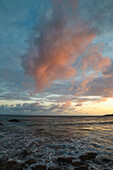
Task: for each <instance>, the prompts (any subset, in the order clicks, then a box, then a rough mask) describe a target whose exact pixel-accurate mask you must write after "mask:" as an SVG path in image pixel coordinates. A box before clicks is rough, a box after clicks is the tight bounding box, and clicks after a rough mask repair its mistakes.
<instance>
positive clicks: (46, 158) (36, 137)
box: [0, 116, 113, 170]
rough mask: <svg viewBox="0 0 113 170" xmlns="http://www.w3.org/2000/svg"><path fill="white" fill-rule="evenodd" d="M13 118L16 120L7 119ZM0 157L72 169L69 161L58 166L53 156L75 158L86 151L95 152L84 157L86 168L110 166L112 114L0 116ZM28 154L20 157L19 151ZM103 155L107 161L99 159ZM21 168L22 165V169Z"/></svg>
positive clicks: (112, 139) (112, 154) (112, 157)
mask: <svg viewBox="0 0 113 170" xmlns="http://www.w3.org/2000/svg"><path fill="white" fill-rule="evenodd" d="M13 118H16V119H18V120H20V122H8V120H11V119H13ZM0 122H2V123H3V125H4V126H0V159H6V160H7V161H8V160H16V161H20V162H26V161H27V160H28V159H31V158H33V159H34V160H35V161H36V162H35V163H32V164H30V165H28V164H27V163H26V167H25V169H33V167H35V166H36V165H46V167H47V168H46V169H48V168H49V167H60V169H69V170H71V169H72V170H73V169H75V168H76V166H73V165H72V164H65V166H64V165H59V164H58V162H57V159H58V158H59V157H62V158H69V157H70V158H73V161H74V160H78V161H79V157H80V156H81V155H84V154H86V153H87V152H94V153H97V156H96V158H95V159H94V160H87V161H86V162H85V164H87V166H88V168H89V169H101V170H102V169H103V170H104V169H113V117H110V116H107V117H60V116H59V117H50V116H42V117H41V116H40V117H39V116H17V117H13V116H0ZM25 150H26V151H27V152H28V154H27V155H24V156H23V151H25ZM105 158H107V159H108V161H103V159H105ZM23 169H24V168H23Z"/></svg>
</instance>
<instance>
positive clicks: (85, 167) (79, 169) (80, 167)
mask: <svg viewBox="0 0 113 170" xmlns="http://www.w3.org/2000/svg"><path fill="white" fill-rule="evenodd" d="M75 170H89V168H88V166H87V165H82V166H79V167H77V168H75Z"/></svg>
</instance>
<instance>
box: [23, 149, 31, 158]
mask: <svg viewBox="0 0 113 170" xmlns="http://www.w3.org/2000/svg"><path fill="white" fill-rule="evenodd" d="M31 153H32V152H31V151H28V150H23V152H22V153H21V154H22V156H23V157H26V156H28V155H30V154H31Z"/></svg>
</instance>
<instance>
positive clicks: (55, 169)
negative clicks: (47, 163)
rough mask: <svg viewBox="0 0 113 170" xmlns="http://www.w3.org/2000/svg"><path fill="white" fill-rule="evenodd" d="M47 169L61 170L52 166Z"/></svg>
mask: <svg viewBox="0 0 113 170" xmlns="http://www.w3.org/2000/svg"><path fill="white" fill-rule="evenodd" d="M48 170H61V168H58V167H54V166H52V167H49V168H48Z"/></svg>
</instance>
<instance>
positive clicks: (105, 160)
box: [102, 158, 111, 163]
mask: <svg viewBox="0 0 113 170" xmlns="http://www.w3.org/2000/svg"><path fill="white" fill-rule="evenodd" d="M110 161H111V160H110V159H108V158H103V159H102V162H104V163H109V162H110Z"/></svg>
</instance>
